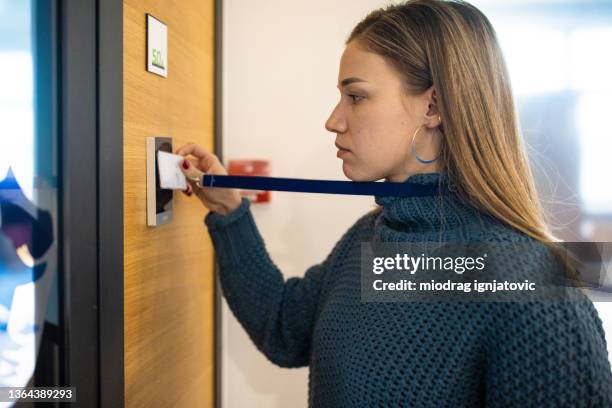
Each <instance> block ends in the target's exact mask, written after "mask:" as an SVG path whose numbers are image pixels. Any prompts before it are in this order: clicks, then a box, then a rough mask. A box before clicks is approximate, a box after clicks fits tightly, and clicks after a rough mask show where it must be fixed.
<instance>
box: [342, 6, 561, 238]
mask: <svg viewBox="0 0 612 408" xmlns="http://www.w3.org/2000/svg"><path fill="white" fill-rule="evenodd" d="M351 41H356V42H357V44H358V45H359V46H360V47H362V48H364V49H366V50H368V51H370V52H374V53H376V54H378V55H381V56H382V57H384V58H385V60H387V61H388V62H389V63H390V64H391V65H392V66H393V67H395V68H396V69H397V71H398V72H399V73H400V75H401V78H402V81H403V85H404V91H405V92H406V93H408V94H412V95H415V94H420V93H423V92H425V91H426V90H427V89H429V88H430V87H431V86H432V85H433V86H434V87H435V90H436V95H437V105H438V109H439V111H440V114H441V117H442V123H443V125H441V127H440V131H441V133H442V151H441V156H440V161H441V171H443V172H444V173H446V175H447V176H448V178H449V181H450V183H452V184H453V185H454V186H455V187H456V190H457V193H458V194H459V195H460V196H461V197H462V198H463V199H464V200H465V201H467V202H468V203H469V204H471V205H472V206H474V207H475V208H477V209H479V210H480V211H483V212H485V213H488V214H490V215H492V216H494V217H496V218H497V219H499V220H501V221H503V222H505V223H506V224H508V225H510V226H512V227H514V228H515V229H517V230H519V231H522V232H523V233H525V234H527V235H529V236H531V237H533V238H535V239H537V240H539V241H543V242H545V241H558V240H557V239H556V238H555V237H554V236H553V235H552V233H551V232H550V230H549V229H548V227H547V225H546V222H545V220H544V216H543V211H542V207H541V204H540V201H539V199H538V196H537V192H536V189H535V183H534V179H533V174H532V172H531V169H530V167H529V163H528V160H527V157H526V154H525V149H524V146H523V142H522V139H521V136H520V132H519V128H518V124H517V113H516V110H515V105H514V100H513V96H512V91H511V85H510V79H509V76H508V71H507V69H506V65H505V62H504V59H503V56H502V52H501V49H500V47H499V44H498V41H497V38H496V33H495V30H494V29H493V27H492V25H491V23H490V22H489V20H488V19H487V17H486V16H485V15H484V14H483V13H482V12H481V11H480V10H478V9H477V8H476V7H474V6H472V5H471V4H469V3H467V2H464V1H441V0H412V1H407V2H405V3H402V4H396V5H390V6H387V7H385V8H381V9H377V10H374V11H372V12H371V13H370V14H368V15H367V16H366V17H365V18H364V19H363V20H362V21H361V22H359V24H357V26H356V27H355V28H354V29H353V31H352V32H351V34H350V36H349V37H348V39H347V40H346V44H348V43H349V42H351Z"/></svg>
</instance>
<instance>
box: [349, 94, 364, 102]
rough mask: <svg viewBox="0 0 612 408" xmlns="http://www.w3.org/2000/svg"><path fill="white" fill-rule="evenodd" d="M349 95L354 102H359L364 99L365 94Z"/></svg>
mask: <svg viewBox="0 0 612 408" xmlns="http://www.w3.org/2000/svg"><path fill="white" fill-rule="evenodd" d="M348 97H349V98H351V99H352V100H353V103H357V102H359V101H361V100H362V99H363V96H359V95H348ZM356 98H361V99H356Z"/></svg>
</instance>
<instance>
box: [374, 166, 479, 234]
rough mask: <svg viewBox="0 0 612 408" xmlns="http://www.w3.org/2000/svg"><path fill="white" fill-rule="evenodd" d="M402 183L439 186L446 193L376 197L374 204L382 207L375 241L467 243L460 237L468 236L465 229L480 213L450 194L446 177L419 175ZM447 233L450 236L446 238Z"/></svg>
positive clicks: (475, 220)
mask: <svg viewBox="0 0 612 408" xmlns="http://www.w3.org/2000/svg"><path fill="white" fill-rule="evenodd" d="M386 182H387V181H386ZM402 183H415V184H423V185H426V184H434V183H435V184H437V183H440V184H441V185H442V189H443V190H444V191H446V193H445V194H436V195H431V196H421V197H402V196H375V197H374V199H375V201H376V203H377V204H378V205H380V206H382V212H381V214H380V215H379V217H378V218H377V220H376V225H375V239H376V240H379V241H382V242H418V241H432V240H434V241H438V240H451V239H467V238H468V237H465V236H463V235H467V231H466V228H468V227H469V226H470V225H472V224H474V223H475V222H476V223H477V222H479V216H480V213H479V212H478V211H477V210H476V209H474V208H473V207H471V206H469V205H468V204H466V203H465V202H463V201H462V200H461V199H460V198H459V196H458V195H457V194H456V193H455V192H453V191H451V190H449V187H448V186H449V180H448V177H447V176H446V175H445V174H443V173H418V174H414V175H412V176H410V177H408V178H407V179H406V180H405V181H403V182H402ZM464 227H466V228H464ZM450 231H453V232H450ZM449 232H450V233H451V235H452V236H445V235H446V234H447V233H449Z"/></svg>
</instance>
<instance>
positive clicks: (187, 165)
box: [183, 159, 189, 170]
mask: <svg viewBox="0 0 612 408" xmlns="http://www.w3.org/2000/svg"><path fill="white" fill-rule="evenodd" d="M183 168H184V169H185V170H187V169H188V168H189V160H187V159H185V160H183Z"/></svg>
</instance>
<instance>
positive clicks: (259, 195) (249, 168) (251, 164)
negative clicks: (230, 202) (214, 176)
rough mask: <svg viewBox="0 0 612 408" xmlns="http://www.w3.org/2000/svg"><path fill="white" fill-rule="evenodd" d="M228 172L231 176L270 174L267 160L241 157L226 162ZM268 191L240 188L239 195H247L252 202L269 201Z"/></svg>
mask: <svg viewBox="0 0 612 408" xmlns="http://www.w3.org/2000/svg"><path fill="white" fill-rule="evenodd" d="M227 171H228V173H229V174H230V175H232V176H264V177H268V176H270V162H269V161H268V160H257V159H241V160H230V161H229V162H228V169H227ZM270 193H271V192H270V191H262V190H240V195H242V196H243V197H247V198H248V199H250V200H251V202H252V203H269V202H270V198H271V194H270Z"/></svg>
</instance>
